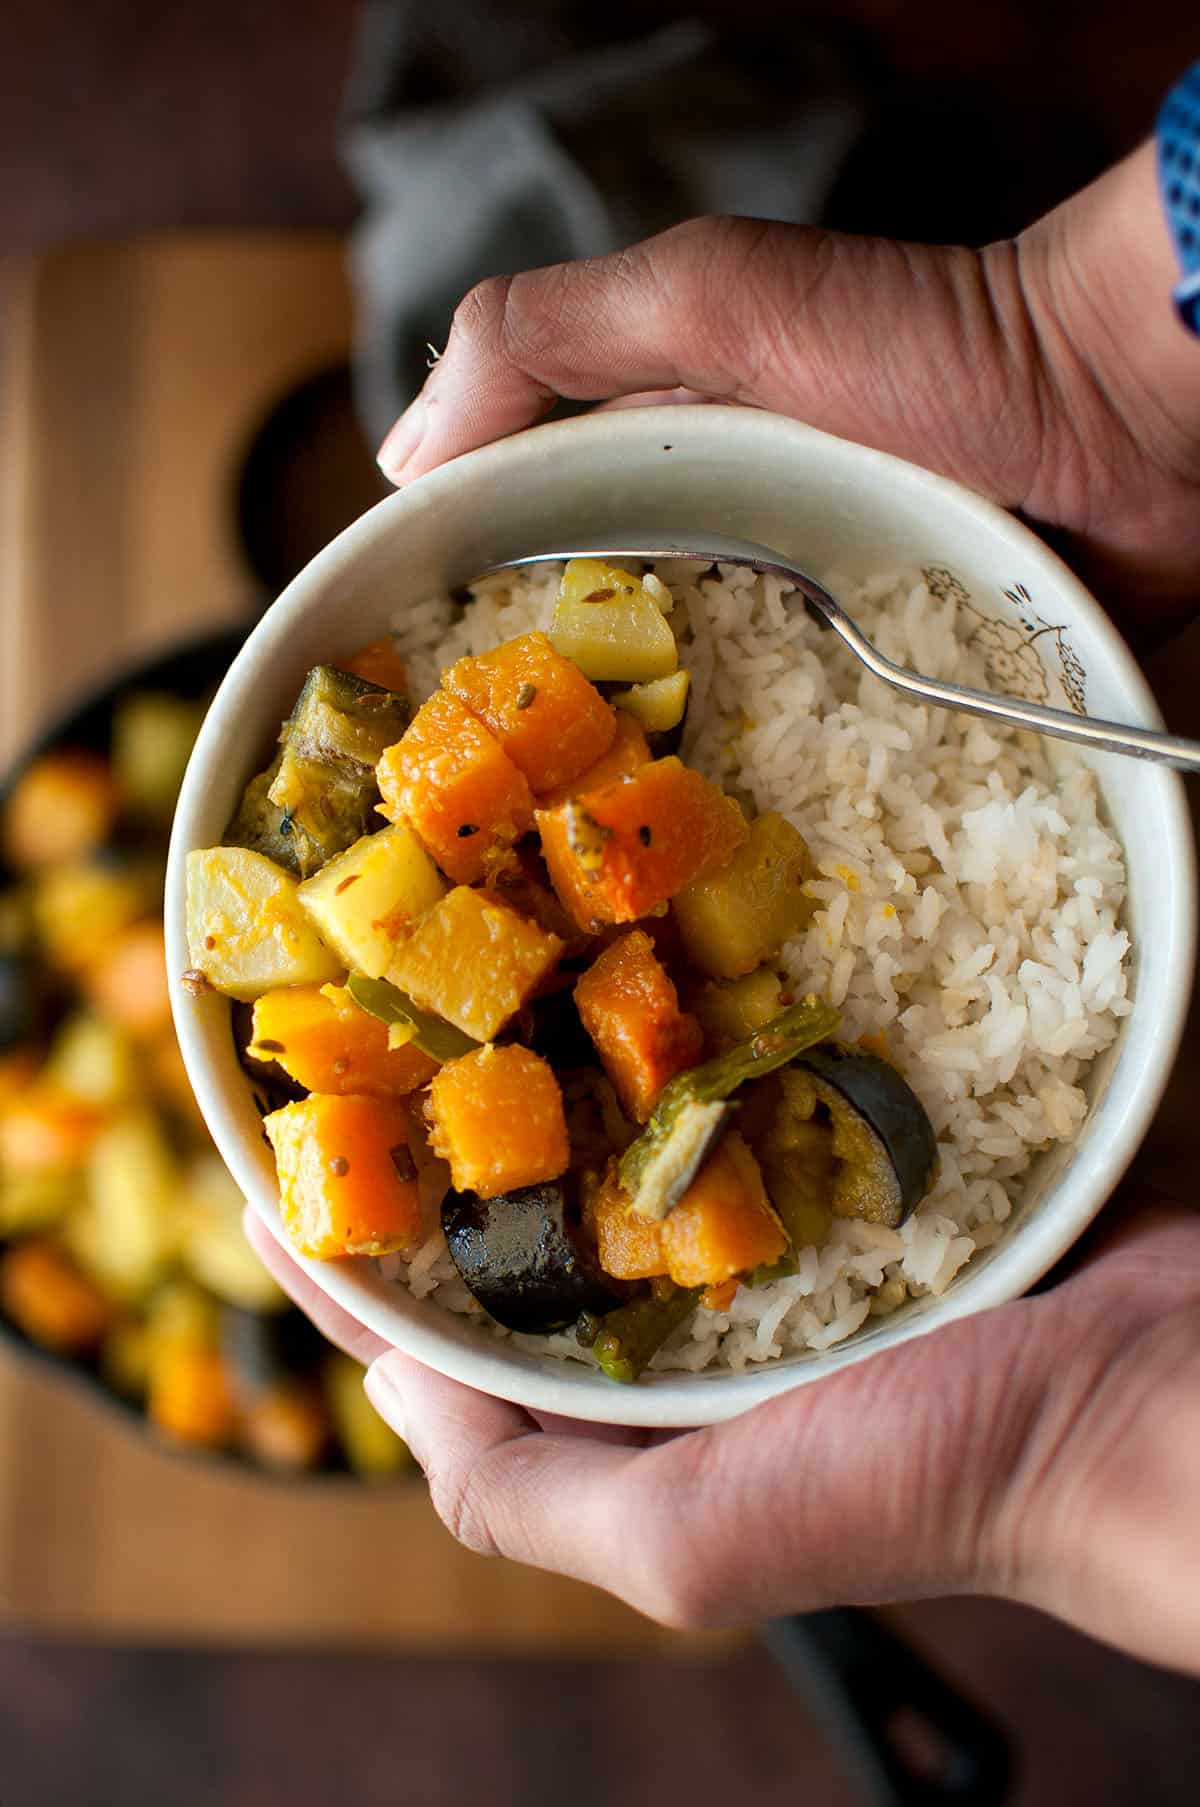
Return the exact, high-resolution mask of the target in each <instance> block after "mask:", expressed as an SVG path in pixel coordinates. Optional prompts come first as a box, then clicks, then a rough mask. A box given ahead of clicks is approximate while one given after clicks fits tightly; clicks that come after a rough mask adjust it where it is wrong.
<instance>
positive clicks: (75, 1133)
mask: <svg viewBox="0 0 1200 1807" xmlns="http://www.w3.org/2000/svg"><path fill="white" fill-rule="evenodd" d="M104 1122H105V1111H104V1108H103V1106H102V1105H99V1104H96V1103H93V1102H92V1101H91V1100H89V1099H83V1098H77V1097H74V1096H73V1095H72V1094H71V1093H70V1092H67V1091H66V1090H65V1089H60V1088H59V1087H57V1086H54V1085H50V1084H47V1083H45V1082H40V1083H39V1082H35V1083H34V1084H33V1085H32V1086H30V1088H29V1090H28V1091H26V1092H18V1093H17V1094H16V1095H15V1096H14V1097H12V1098H7V1099H5V1100H4V1101H3V1102H2V1103H0V1168H3V1169H5V1170H6V1171H8V1172H11V1173H70V1172H72V1171H73V1170H74V1169H76V1168H77V1167H79V1166H80V1165H81V1163H82V1162H83V1161H84V1160H85V1159H86V1157H87V1154H88V1152H89V1150H90V1149H91V1147H92V1144H93V1143H94V1142H95V1140H96V1137H97V1136H98V1135H99V1134H100V1131H101V1130H102V1129H103V1127H104Z"/></svg>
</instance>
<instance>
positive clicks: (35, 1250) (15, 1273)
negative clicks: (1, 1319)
mask: <svg viewBox="0 0 1200 1807" xmlns="http://www.w3.org/2000/svg"><path fill="white" fill-rule="evenodd" d="M0 1303H3V1306H4V1310H5V1312H6V1314H7V1315H8V1316H9V1317H10V1318H11V1319H12V1321H13V1323H14V1324H17V1325H19V1327H20V1328H21V1329H22V1330H23V1331H24V1332H25V1334H26V1336H28V1337H30V1338H31V1339H32V1341H33V1342H35V1343H40V1344H41V1345H42V1347H43V1348H45V1349H56V1350H58V1351H59V1353H60V1354H64V1355H65V1354H70V1355H79V1354H82V1353H83V1352H84V1351H85V1350H88V1349H94V1348H95V1346H96V1344H97V1343H98V1342H99V1341H100V1338H101V1337H102V1336H103V1335H104V1332H105V1331H106V1330H107V1329H108V1326H109V1323H110V1321H111V1319H112V1309H111V1307H110V1305H109V1303H108V1300H107V1299H106V1298H105V1297H104V1294H103V1293H102V1292H101V1291H100V1289H99V1287H98V1286H96V1285H95V1284H94V1283H93V1282H92V1281H91V1280H89V1279H88V1278H87V1276H86V1275H85V1274H82V1273H81V1272H80V1270H79V1269H78V1268H77V1267H76V1266H75V1263H74V1262H73V1261H72V1260H71V1259H70V1257H69V1256H68V1255H65V1254H64V1253H63V1251H62V1250H61V1249H58V1248H55V1246H54V1244H53V1243H50V1242H41V1241H29V1242H19V1243H16V1244H14V1246H13V1247H12V1248H10V1249H8V1250H7V1251H6V1252H5V1254H4V1256H3V1259H2V1260H0Z"/></svg>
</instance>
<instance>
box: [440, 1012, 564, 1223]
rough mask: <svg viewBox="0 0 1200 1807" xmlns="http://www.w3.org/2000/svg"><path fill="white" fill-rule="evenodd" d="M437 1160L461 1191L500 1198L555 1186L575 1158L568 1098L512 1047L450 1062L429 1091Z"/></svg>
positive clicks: (525, 1052) (543, 1066)
mask: <svg viewBox="0 0 1200 1807" xmlns="http://www.w3.org/2000/svg"><path fill="white" fill-rule="evenodd" d="M427 1112H428V1117H429V1122H430V1126H431V1129H432V1144H433V1151H434V1153H435V1154H437V1155H440V1156H441V1157H442V1159H443V1160H445V1161H449V1163H450V1173H451V1177H452V1178H453V1181H454V1185H455V1189H456V1190H457V1191H459V1192H477V1193H478V1194H479V1196H480V1198H497V1197H499V1195H500V1194H501V1193H502V1192H511V1191H513V1189H514V1188H515V1187H517V1186H533V1185H536V1184H537V1183H538V1182H539V1181H540V1180H554V1179H557V1178H558V1176H559V1174H560V1173H565V1172H566V1169H567V1164H568V1162H569V1161H570V1158H571V1151H570V1148H569V1146H568V1143H567V1122H566V1117H565V1115H564V1113H563V1101H562V1093H561V1092H560V1091H559V1088H558V1081H557V1079H556V1078H555V1077H554V1074H553V1072H552V1071H551V1069H550V1067H549V1066H548V1065H547V1063H546V1062H545V1061H544V1060H543V1059H542V1058H541V1057H540V1055H537V1054H533V1053H531V1052H530V1050H529V1049H528V1048H522V1047H519V1046H518V1045H517V1044H516V1043H509V1044H507V1045H506V1046H504V1047H499V1048H496V1047H487V1048H480V1049H479V1050H478V1052H476V1053H474V1054H464V1055H463V1057H462V1059H461V1060H452V1061H449V1062H448V1063H447V1064H446V1066H444V1067H443V1068H442V1070H441V1072H440V1073H439V1074H438V1075H437V1077H436V1079H435V1080H434V1081H433V1084H432V1085H431V1086H430V1088H429V1104H428V1107H427Z"/></svg>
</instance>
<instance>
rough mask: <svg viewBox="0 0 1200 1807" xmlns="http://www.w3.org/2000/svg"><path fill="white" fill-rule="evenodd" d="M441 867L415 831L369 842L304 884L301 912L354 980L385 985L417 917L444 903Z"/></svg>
mask: <svg viewBox="0 0 1200 1807" xmlns="http://www.w3.org/2000/svg"><path fill="white" fill-rule="evenodd" d="M445 891H446V886H445V883H444V882H443V879H442V876H441V874H440V873H439V871H438V869H437V867H436V866H435V865H434V863H433V861H432V860H431V859H430V857H429V855H428V854H427V853H426V851H425V849H424V847H423V846H422V845H421V843H420V841H419V840H418V839H417V836H416V835H415V834H414V833H413V831H412V829H411V828H408V827H406V826H405V825H404V824H403V823H398V824H397V825H396V826H395V827H394V828H385V829H382V830H381V831H380V832H379V833H378V834H368V835H363V837H362V839H361V840H358V841H355V843H354V845H353V847H348V848H347V849H346V852H345V853H340V854H338V856H337V858H336V859H332V860H330V862H329V864H328V865H327V866H322V868H321V870H320V871H319V872H318V873H316V874H314V876H313V877H312V878H308V879H305V881H304V883H303V884H302V885H301V887H300V892H299V900H300V908H301V909H302V910H303V911H304V914H305V915H306V916H307V917H308V919H309V921H310V922H311V923H312V926H313V927H314V928H315V929H316V931H317V933H318V934H319V935H320V937H321V939H322V940H323V941H324V942H325V943H326V945H327V946H329V947H331V948H332V949H333V950H334V952H335V953H336V954H337V955H338V956H339V957H340V958H341V959H342V960H344V961H345V963H346V965H347V966H348V967H349V969H350V971H351V972H356V973H362V974H363V975H364V977H366V978H368V979H381V978H382V977H383V975H384V973H385V972H386V971H387V969H388V966H389V964H390V963H391V960H392V958H393V956H394V955H395V952H396V947H397V944H398V943H399V942H401V941H402V940H403V939H404V937H405V936H406V935H407V934H408V933H409V931H410V929H411V928H412V926H413V924H414V923H415V922H416V920H417V918H418V917H419V916H423V915H424V914H425V911H426V910H431V909H432V908H433V906H434V904H435V903H437V901H438V899H439V898H440V897H442V896H444V895H445Z"/></svg>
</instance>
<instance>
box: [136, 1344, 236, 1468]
mask: <svg viewBox="0 0 1200 1807" xmlns="http://www.w3.org/2000/svg"><path fill="white" fill-rule="evenodd" d="M146 1414H147V1416H148V1418H149V1419H150V1422H151V1424H153V1425H155V1426H156V1428H157V1429H158V1430H160V1431H164V1432H165V1433H166V1435H167V1436H168V1437H174V1438H175V1439H176V1440H177V1441H178V1442H180V1443H196V1444H200V1445H202V1446H204V1447H205V1448H209V1449H220V1448H222V1447H223V1446H224V1445H225V1444H226V1443H229V1442H230V1441H231V1440H232V1438H233V1433H234V1429H235V1427H236V1423H237V1415H236V1412H235V1408H234V1401H233V1392H232V1389H231V1387H230V1385H229V1376H228V1374H227V1373H226V1370H225V1363H224V1362H223V1361H222V1359H221V1353H220V1350H218V1349H214V1348H212V1347H211V1346H210V1345H209V1344H207V1343H194V1342H187V1341H184V1340H183V1339H182V1338H180V1339H178V1340H176V1339H174V1338H172V1339H168V1340H167V1341H166V1342H164V1343H162V1344H160V1345H159V1346H158V1347H157V1348H154V1349H152V1353H151V1356H150V1365H149V1375H148V1385H147V1392H146Z"/></svg>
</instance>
